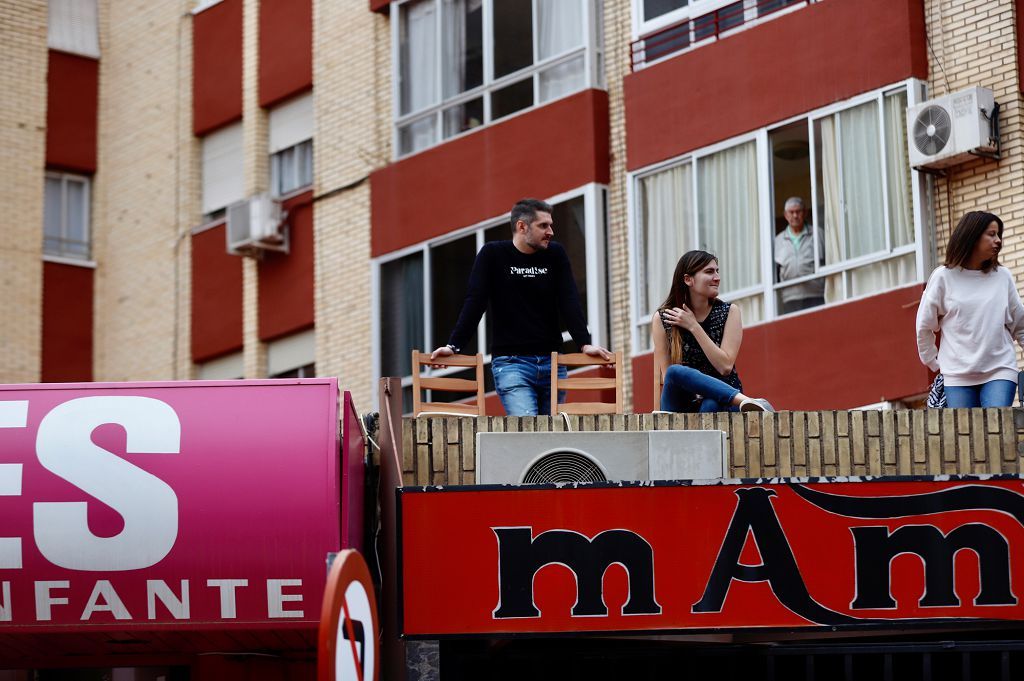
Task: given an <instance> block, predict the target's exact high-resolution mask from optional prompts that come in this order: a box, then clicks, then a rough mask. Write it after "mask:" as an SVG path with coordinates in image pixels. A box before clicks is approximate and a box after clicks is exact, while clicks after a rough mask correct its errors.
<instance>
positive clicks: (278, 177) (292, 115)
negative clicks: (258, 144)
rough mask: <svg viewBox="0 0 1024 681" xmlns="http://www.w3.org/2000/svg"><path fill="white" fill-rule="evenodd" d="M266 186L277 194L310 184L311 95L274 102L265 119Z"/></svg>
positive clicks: (311, 141) (311, 147)
mask: <svg viewBox="0 0 1024 681" xmlns="http://www.w3.org/2000/svg"><path fill="white" fill-rule="evenodd" d="M267 130H268V139H267V146H268V150H269V152H270V188H271V192H272V193H273V195H274V196H277V197H280V196H285V195H287V194H291V193H293V192H295V191H297V190H300V189H304V188H306V187H309V186H310V185H312V184H313V95H312V93H307V94H305V95H301V96H299V97H295V98H294V99H291V100H289V101H288V102H285V103H284V104H281V105H280V106H277V107H275V108H273V109H271V111H270V115H269V119H268V126H267Z"/></svg>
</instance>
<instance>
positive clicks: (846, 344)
mask: <svg viewBox="0 0 1024 681" xmlns="http://www.w3.org/2000/svg"><path fill="white" fill-rule="evenodd" d="M923 288H924V287H923V286H921V285H920V284H915V285H913V286H908V287H905V288H901V289H897V290H895V291H890V292H888V293H883V294H881V295H878V296H872V297H870V298H864V299H861V300H854V301H851V302H849V303H846V304H843V305H836V306H834V307H829V308H825V309H822V310H818V311H816V312H809V313H806V314H801V315H796V316H794V317H789V318H785V319H780V320H778V321H776V322H771V323H769V324H761V325H759V326H754V327H751V328H749V329H744V331H743V348H742V349H741V350H740V356H739V358H738V359H737V361H736V367H737V370H738V371H739V374H740V378H741V379H742V380H743V392H745V393H746V394H748V395H753V396H758V397H766V398H768V400H770V401H771V403H772V404H773V405H774V406H775V408H776V409H793V410H818V409H849V408H851V407H858V406H862V405H865V404H873V403H875V402H881V401H883V400H891V399H899V398H902V397H908V396H911V395H920V394H921V393H924V392H927V390H928V386H929V383H930V378H931V377H930V376H929V373H928V369H927V368H926V367H925V366H924V365H923V364H921V362H920V360H919V359H918V358H917V345H916V343H915V340H914V319H915V317H916V315H917V302H918V301H919V300H920V299H921V291H922V290H923ZM652 381H653V369H652V363H651V355H650V354H647V355H643V356H640V357H635V358H633V409H634V411H635V412H638V413H640V412H649V411H651V402H652V400H653V395H652V391H653V388H652Z"/></svg>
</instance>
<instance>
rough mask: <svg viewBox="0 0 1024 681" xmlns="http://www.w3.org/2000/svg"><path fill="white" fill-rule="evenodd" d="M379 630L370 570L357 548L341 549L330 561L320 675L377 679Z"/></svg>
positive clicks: (332, 680)
mask: <svg viewBox="0 0 1024 681" xmlns="http://www.w3.org/2000/svg"><path fill="white" fill-rule="evenodd" d="M377 631H378V626H377V601H376V598H375V597H374V595H373V582H372V581H371V580H370V570H369V568H367V566H366V561H365V560H363V557H362V555H360V554H359V552H358V551H353V550H351V549H349V550H345V551H342V552H341V553H339V554H338V557H337V558H335V559H334V563H333V564H332V565H331V570H330V573H329V574H328V576H327V588H326V589H325V590H324V604H323V609H322V611H321V615H320V636H319V646H318V655H317V658H318V661H317V670H318V674H317V678H318V679H319V680H320V681H377V678H378V677H379V675H380V671H379V670H380V662H379V660H380V655H379V647H378V638H377Z"/></svg>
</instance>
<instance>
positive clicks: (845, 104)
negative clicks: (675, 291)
mask: <svg viewBox="0 0 1024 681" xmlns="http://www.w3.org/2000/svg"><path fill="white" fill-rule="evenodd" d="M901 90H905V91H906V94H907V105H908V106H914V105H916V104H918V103H920V102H921V101H924V99H925V85H924V83H923V82H922V81H920V80H917V79H915V78H910V79H908V80H905V81H900V82H897V83H893V84H891V85H888V86H886V87H882V88H879V89H877V90H872V91H871V92H866V93H863V94H860V95H857V96H855V97H851V98H850V99H846V100H844V101H841V102H835V103H833V104H830V105H828V106H825V107H822V108H819V109H815V110H813V111H810V112H807V113H804V114H801V115H799V116H793V117H791V118H789V119H786V120H783V121H778V122H775V123H772V124H771V125H768V126H764V127H762V128H760V129H758V130H756V131H754V132H751V133H746V134H743V135H738V136H736V137H732V138H729V139H727V140H723V141H720V142H717V143H715V144H713V145H709V146H707V147H703V148H700V149H696V150H694V151H692V152H687V153H686V154H681V155H679V156H676V157H674V158H672V159H669V160H667V161H663V162H660V163H657V164H654V165H651V166H647V167H645V168H641V169H638V170H635V171H632V172H629V173H627V174H626V200H627V202H628V205H629V206H630V209H629V220H628V225H627V231H628V236H629V244H630V250H631V257H630V259H629V286H630V290H631V295H630V301H629V302H630V320H631V338H632V341H633V342H632V348H633V354H634V355H642V354H647V353H649V352H650V351H651V349H652V347H651V345H650V344H647V343H641V338H642V329H643V328H644V327H646V326H648V325H650V323H651V320H652V318H653V314H650V313H646V312H642V311H641V309H640V303H641V297H640V291H641V286H642V285H643V283H642V282H641V280H640V277H641V272H643V271H644V267H643V264H642V263H640V262H639V260H638V258H639V249H637V248H636V247H635V244H636V243H637V239H638V238H639V236H640V230H641V229H642V224H643V222H642V218H643V216H642V206H641V205H640V204H639V201H638V190H637V187H638V185H639V182H640V180H641V179H643V178H644V177H647V176H650V175H654V174H656V173H658V172H661V171H663V170H667V169H669V168H673V167H676V166H678V165H681V164H684V163H693V162H694V160H695V159H696V160H699V159H700V158H701V157H704V156H708V155H709V154H713V153H716V152H718V151H721V150H723V149H728V148H730V147H733V146H736V145H738V144H743V143H746V142H749V141H751V140H754V141H756V143H757V165H758V169H757V177H758V214H759V216H760V219H759V224H758V229H759V230H760V231H759V236H760V241H761V244H762V246H761V258H760V263H761V283H760V284H759V285H757V286H755V287H748V288H744V289H737V290H729V291H728V292H727V293H724V294H723V297H724V298H726V299H727V300H730V301H731V300H736V299H739V298H743V297H746V296H749V295H753V294H760V295H761V296H762V297H763V306H762V309H763V310H764V315H763V319H762V320H761V321H758V322H753V323H749V324H746V323H745V324H744V326H748V327H750V326H757V325H760V324H767V323H771V322H774V321H776V320H777V319H778V318H779V316H778V315H777V313H776V312H777V311H776V309H775V293H776V291H777V290H778V289H779V288H785V287H787V286H790V285H792V284H794V283H799V282H800V281H805V280H811V279H819V278H821V277H823V276H827V275H831V274H837V273H845V272H849V271H851V270H854V269H856V268H858V267H862V266H864V265H869V264H872V263H876V262H882V261H886V260H892V259H895V258H898V257H901V256H905V255H907V254H909V253H915V255H916V257H915V264H916V268H917V276H916V278H915V279H914V281H912V282H907V285H911V284H913V283H920V282H923V281H924V280H925V279H926V278H927V276H928V274H929V272H930V269H931V267H932V265H933V261H934V254H933V253H932V252H931V251H932V249H931V239H930V236H929V232H928V230H927V229H926V228H927V226H928V225H929V224H930V222H931V219H932V208H931V206H930V205H929V204H928V203H927V201H926V195H927V193H928V186H929V182H930V178H929V176H928V175H926V174H924V173H920V172H918V171H917V170H913V169H912V170H911V201H912V205H913V209H914V243H912V244H907V245H905V246H900V247H897V248H891V247H887V248H886V250H883V251H878V252H876V253H871V254H868V255H865V256H861V257H858V258H854V259H850V260H843V261H841V262H839V263H835V264H833V265H828V266H822V267H820V268H819V269H818V270H817V271H816V272H815V273H814V274H812V275H808V276H807V277H806V278H802V279H792V280H787V281H786V282H776V281H775V275H774V258H773V253H772V249H773V245H774V242H775V228H774V225H775V216H774V207H773V201H774V191H773V186H772V181H771V154H770V149H769V144H768V135H769V133H771V132H772V131H774V130H776V129H778V128H781V127H784V126H786V125H790V124H792V123H794V122H798V121H801V120H805V121H807V124H808V135H809V138H808V139H809V140H810V141H811V144H810V173H811V196H809V197H806V198H807V200H808V202H809V205H811V206H817V205H818V204H817V192H818V187H817V182H816V179H815V178H816V177H817V168H816V162H817V161H816V153H815V148H814V143H813V140H814V127H813V126H814V124H815V122H816V121H818V120H820V119H822V118H824V117H827V116H831V115H834V114H836V113H838V112H840V111H843V110H846V109H850V108H853V107H856V106H859V105H862V104H864V103H867V102H871V101H877V102H879V104H880V105H881V104H882V103H883V102H884V98H885V97H886V95H889V94H892V93H894V92H898V91H901ZM879 116H880V117H881V116H884V107H882V106H879ZM880 120H884V119H880ZM879 130H880V131H881V135H880V144H882V145H884V144H885V140H884V137H885V135H884V130H885V127H884V125H882V126H880V127H879ZM883 149H884V146H883ZM883 158H884V155H883ZM882 172H883V183H882V189H883V191H882V194H883V199H884V201H885V202H886V203H885V214H886V218H885V219H886V243H887V244H888V243H889V242H888V240H889V239H890V238H891V237H890V234H889V232H890V230H889V228H888V220H889V215H888V213H889V211H888V191H887V190H886V188H887V186H888V185H887V184H886V178H885V172H886V170H885V168H884V163H883V171H882ZM691 181H692V182H693V189H692V191H693V202H692V203H693V220H692V225H693V227H692V234H690V235H688V236H689V238H690V241H689V244H688V246H687V248H686V249H685V250H689V249H691V248H699V240H698V234H699V229H700V226H699V225H698V224H697V215H698V211H699V208H698V206H697V203H698V198H697V185H696V182H697V172H692V173H691ZM821 219H822V218H821V216H818V215H816V214H815V215H814V222H815V225H814V229H813V231H812V234H813V235H814V238H815V239H817V231H818V227H819V226H820V221H821ZM679 255H682V253H680V254H679ZM842 281H843V296H842V298H841V299H839V300H837V301H834V302H831V303H826V304H825V305H821V306H818V307H815V308H813V309H811V310H807V311H804V312H797V313H793V314H807V313H810V312H814V311H817V310H822V309H824V308H826V307H834V306H836V305H842V304H844V303H847V302H850V301H851V300H857V299H860V298H866V297H870V296H875V295H879V292H875V293H869V294H866V295H862V296H848V295H847V293H848V291H847V286H846V281H847V277H846V276H844V277H843V278H842ZM670 283H671V282H665V290H666V291H667V290H668V286H669V285H670ZM723 288H724V287H723ZM786 316H787V317H791V316H793V315H792V314H790V315H786Z"/></svg>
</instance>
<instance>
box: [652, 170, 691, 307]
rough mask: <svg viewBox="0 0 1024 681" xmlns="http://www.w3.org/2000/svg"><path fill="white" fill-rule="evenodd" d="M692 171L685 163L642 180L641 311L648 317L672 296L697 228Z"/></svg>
mask: <svg viewBox="0 0 1024 681" xmlns="http://www.w3.org/2000/svg"><path fill="white" fill-rule="evenodd" d="M692 168H693V167H692V165H691V164H690V163H684V164H682V165H678V166H676V167H674V168H669V169H668V170H662V171H661V172H658V173H655V174H654V175H648V176H647V177H645V178H642V179H641V180H640V205H641V206H642V210H643V234H642V235H641V239H640V244H639V246H640V248H641V251H642V252H641V253H640V254H639V257H640V262H641V263H642V264H643V276H642V279H641V283H640V292H641V296H642V297H643V299H642V300H641V301H640V309H641V312H642V313H643V314H644V315H648V314H651V313H652V312H653V311H654V308H656V307H657V306H658V305H659V304H660V303H661V301H662V300H663V299H664V298H665V296H666V295H668V290H669V287H670V286H671V285H672V272H673V271H674V270H675V266H676V261H678V260H679V256H681V255H682V254H683V253H684V252H685V251H686V250H687V249H686V239H687V235H688V234H691V233H692V231H691V230H692V228H693V184H692V182H693V180H692V177H693V176H692V172H693V170H692Z"/></svg>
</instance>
